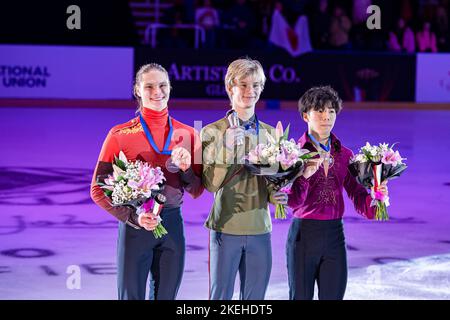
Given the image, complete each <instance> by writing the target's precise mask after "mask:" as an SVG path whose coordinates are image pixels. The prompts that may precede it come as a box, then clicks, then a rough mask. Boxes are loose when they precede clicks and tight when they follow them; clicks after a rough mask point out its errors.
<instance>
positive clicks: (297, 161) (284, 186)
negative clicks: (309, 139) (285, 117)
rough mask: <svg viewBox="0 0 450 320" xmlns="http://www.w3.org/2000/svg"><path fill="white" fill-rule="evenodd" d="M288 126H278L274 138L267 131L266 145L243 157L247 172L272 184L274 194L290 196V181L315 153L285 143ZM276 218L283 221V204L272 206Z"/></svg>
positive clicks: (284, 213) (299, 172) (284, 217)
mask: <svg viewBox="0 0 450 320" xmlns="http://www.w3.org/2000/svg"><path fill="white" fill-rule="evenodd" d="M288 136H289V125H288V126H287V128H286V130H285V131H283V125H282V124H281V122H278V123H277V126H276V129H275V137H273V136H272V135H270V134H269V133H268V132H266V137H267V143H264V144H258V145H257V146H256V147H255V148H254V149H253V150H250V152H249V154H248V155H247V156H246V157H245V167H246V169H247V170H248V171H249V172H250V173H252V174H254V175H259V176H264V178H265V179H266V180H267V181H268V182H269V183H270V184H272V186H273V187H274V190H275V191H281V192H286V193H288V194H289V193H290V192H291V187H292V183H293V180H294V179H295V178H296V177H297V176H298V175H300V174H302V173H303V170H304V167H305V163H306V161H308V159H310V158H312V157H314V156H315V155H316V154H317V152H310V151H309V150H307V149H302V148H301V146H300V145H299V144H297V143H296V142H295V141H294V139H290V140H288ZM275 218H276V219H286V208H285V206H284V205H282V204H277V205H276V207H275Z"/></svg>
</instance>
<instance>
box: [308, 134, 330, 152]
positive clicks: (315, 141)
mask: <svg viewBox="0 0 450 320" xmlns="http://www.w3.org/2000/svg"><path fill="white" fill-rule="evenodd" d="M308 136H309V138H310V139H311V140H312V141H313V142H314V143H315V144H316V145H318V146H319V147H321V148H322V149H323V150H324V151H326V152H329V151H330V149H331V136H330V137H329V138H328V141H327V144H326V145H324V144H322V143H320V142H319V141H318V140H317V139H316V138H314V136H313V135H312V134H309V133H308Z"/></svg>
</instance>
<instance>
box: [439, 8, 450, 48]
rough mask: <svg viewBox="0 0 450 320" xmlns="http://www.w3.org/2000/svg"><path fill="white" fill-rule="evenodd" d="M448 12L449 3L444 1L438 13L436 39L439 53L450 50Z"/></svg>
mask: <svg viewBox="0 0 450 320" xmlns="http://www.w3.org/2000/svg"><path fill="white" fill-rule="evenodd" d="M448 12H449V1H448V0H443V1H442V2H441V4H440V5H439V7H438V8H437V11H436V37H437V43H438V50H439V51H448V49H449V36H450V35H449V30H448Z"/></svg>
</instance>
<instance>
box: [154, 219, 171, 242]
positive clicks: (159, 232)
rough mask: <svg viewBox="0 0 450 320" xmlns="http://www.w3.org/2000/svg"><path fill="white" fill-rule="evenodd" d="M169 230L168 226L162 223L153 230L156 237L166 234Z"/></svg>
mask: <svg viewBox="0 0 450 320" xmlns="http://www.w3.org/2000/svg"><path fill="white" fill-rule="evenodd" d="M167 233H168V232H167V230H166V228H164V226H163V225H162V224H161V223H160V224H158V225H157V226H156V228H155V229H154V230H153V235H154V237H155V238H156V239H159V238H161V237H162V236H164V235H166V234H167Z"/></svg>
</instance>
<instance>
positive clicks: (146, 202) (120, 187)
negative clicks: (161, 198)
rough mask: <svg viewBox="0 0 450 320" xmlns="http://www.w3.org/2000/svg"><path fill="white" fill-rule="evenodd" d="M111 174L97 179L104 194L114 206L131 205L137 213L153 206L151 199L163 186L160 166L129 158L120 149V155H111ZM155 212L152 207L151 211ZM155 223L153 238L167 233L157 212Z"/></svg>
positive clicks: (153, 202) (148, 209)
mask: <svg viewBox="0 0 450 320" xmlns="http://www.w3.org/2000/svg"><path fill="white" fill-rule="evenodd" d="M113 170H114V171H113V174H112V175H108V176H107V177H106V178H105V179H104V183H102V182H100V181H98V184H99V185H100V187H101V188H102V189H103V192H104V193H105V195H106V196H107V197H109V198H111V200H112V204H113V205H114V206H132V207H133V208H136V213H137V214H141V213H146V212H150V211H152V210H153V207H154V206H155V205H156V203H155V201H154V198H155V196H156V195H158V193H160V192H161V191H162V189H163V187H164V183H165V180H166V179H165V177H164V173H163V172H162V171H161V168H160V167H156V168H153V167H151V166H150V165H149V164H148V163H147V162H142V161H140V160H136V161H134V162H131V161H128V160H127V158H126V156H125V154H124V153H123V152H122V151H120V153H119V157H118V158H117V157H116V156H114V162H113ZM153 211H154V210H153ZM157 217H158V222H159V224H158V226H157V227H156V228H155V229H154V230H153V235H154V236H155V238H160V237H162V236H163V235H165V234H167V230H166V229H165V228H164V226H163V225H162V224H161V221H162V219H161V217H160V216H159V212H158V215H157Z"/></svg>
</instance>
